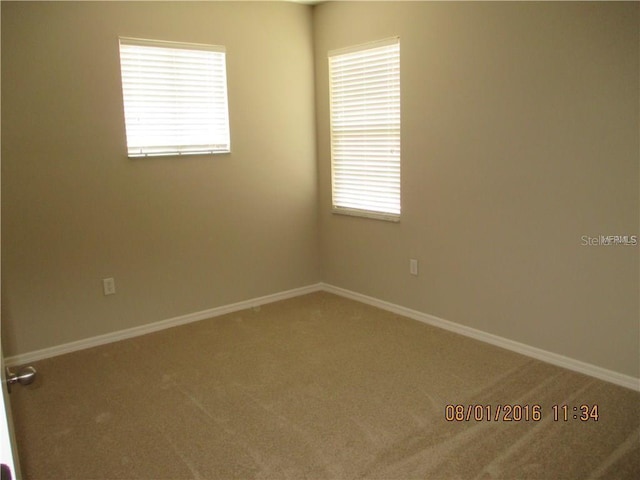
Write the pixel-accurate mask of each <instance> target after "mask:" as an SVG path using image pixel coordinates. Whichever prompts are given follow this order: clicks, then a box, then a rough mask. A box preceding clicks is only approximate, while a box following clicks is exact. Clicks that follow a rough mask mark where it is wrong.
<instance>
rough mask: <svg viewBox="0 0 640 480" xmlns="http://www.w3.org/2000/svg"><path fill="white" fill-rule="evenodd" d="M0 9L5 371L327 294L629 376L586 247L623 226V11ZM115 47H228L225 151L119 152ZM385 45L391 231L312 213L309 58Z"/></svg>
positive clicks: (479, 7)
mask: <svg viewBox="0 0 640 480" xmlns="http://www.w3.org/2000/svg"><path fill="white" fill-rule="evenodd" d="M1 8H2V208H3V215H2V270H3V271H2V278H3V282H2V288H3V295H2V300H3V301H2V309H3V312H2V313H3V317H2V319H3V342H4V343H5V353H6V354H7V355H17V354H20V353H26V352H30V351H33V350H37V349H40V348H46V347H50V346H55V345H59V344H63V343H66V342H70V341H74V340H80V339H84V338H87V337H91V336H95V335H100V334H103V333H108V332H113V331H117V330H121V329H124V328H128V327H133V326H137V325H141V324H146V323H149V322H153V321H157V320H163V319H167V318H171V317H174V316H179V315H184V314H188V313H192V312H196V311H199V310H203V309H209V308H212V307H216V306H220V305H227V304H230V303H233V302H236V301H241V300H244V299H249V298H253V297H257V296H260V295H266V294H269V293H275V292H279V291H283V290H287V289H290V288H295V287H300V286H304V285H308V284H312V283H315V282H317V281H320V280H323V281H325V282H327V283H331V284H333V285H336V286H339V287H343V288H347V289H350V290H353V291H356V292H360V293H363V294H366V295H371V296H374V297H377V298H380V299H382V300H386V301H390V302H393V303H396V304H399V305H403V306H405V307H409V308H412V309H415V310H419V311H421V312H424V313H428V314H431V315H435V316H438V317H441V318H443V319H446V320H450V321H454V322H458V323H460V324H463V325H468V326H470V327H473V328H477V329H480V330H483V331H486V332H489V333H493V334H496V335H500V336H503V337H506V338H509V339H512V340H516V341H520V342H523V343H525V344H528V345H532V346H535V347H538V348H542V349H545V350H549V351H551V352H556V353H559V354H562V355H566V356H568V357H571V358H575V359H578V360H582V361H585V362H588V363H591V364H594V365H598V366H601V367H604V368H607V369H611V370H614V371H617V372H620V373H624V374H627V375H631V376H635V377H640V366H639V364H640V362H639V358H638V352H639V351H640V327H639V316H640V311H639V310H640V306H639V295H640V294H639V291H640V285H639V278H638V276H639V275H638V274H639V269H640V268H639V255H638V252H639V248H638V247H622V246H616V247H596V246H590V247H588V246H583V245H582V237H583V236H584V235H587V236H597V235H608V234H613V235H624V234H628V235H637V234H638V233H639V220H640V212H639V206H638V204H639V188H638V185H639V180H640V179H639V168H638V167H639V161H638V152H639V150H640V141H639V132H638V124H639V118H638V106H639V103H640V101H639V100H640V99H639V93H638V92H639V88H638V87H639V84H640V82H639V68H640V67H639V58H640V55H639V48H640V47H639V45H640V41H639V40H640V39H639V33H638V32H639V31H640V28H638V27H639V10H640V6H639V5H638V4H636V3H607V4H605V3H596V2H587V3H574V2H569V3H555V2H548V3H547V2H545V3H520V2H515V3H510V2H509V3H484V2H479V3H475V2H472V3H463V2H442V3H441V2H434V3H431V2H389V3H384V2H372V3H366V2H327V3H323V4H321V5H317V6H315V7H309V6H305V5H295V4H290V3H272V2H257V3H246V2H234V3H222V2H202V3H200V2H196V3H168V2H153V3H151V2H141V3H123V2H100V3H84V2H78V3H62V2H51V3H47V2H44V3H31V2H20V3H13V2H9V3H7V2H3V3H2V5H1ZM118 35H124V36H133V37H143V38H144V37H146V38H155V39H164V40H176V41H185V42H199V43H212V44H223V45H225V46H226V48H227V52H228V75H229V96H230V98H229V102H230V116H231V135H232V149H233V153H232V154H231V155H228V156H216V157H189V158H154V159H148V160H142V159H139V160H130V159H128V158H127V157H126V153H125V152H126V143H125V132H124V123H123V113H122V101H121V91H120V77H119V75H120V73H119V59H118V50H117V37H118ZM393 35H399V36H400V38H401V50H402V95H403V100H402V102H403V103H402V108H403V114H402V121H403V125H402V127H403V137H402V142H403V147H402V148H403V149H402V162H403V163H402V168H403V184H402V187H403V192H402V193H403V201H402V205H403V213H402V220H401V222H400V223H399V224H393V223H387V222H382V221H375V220H366V219H360V218H353V217H345V216H339V215H332V214H331V213H330V157H329V132H328V125H329V122H328V111H327V105H328V89H327V63H326V54H327V51H328V50H331V49H334V48H341V47H345V46H350V45H354V44H359V43H363V42H367V41H372V40H377V39H381V38H385V37H388V36H393ZM314 54H315V64H314ZM314 69H315V103H314ZM314 111H315V114H314ZM314 115H315V117H314ZM316 142H317V143H316ZM316 159H317V163H316ZM318 202H319V203H318ZM409 258H417V259H419V261H420V275H419V276H418V277H413V276H410V275H409V273H408V270H409V269H408V261H409ZM110 276H113V277H115V279H116V286H117V294H116V295H114V296H109V297H105V296H103V294H102V285H101V279H102V278H104V277H110Z"/></svg>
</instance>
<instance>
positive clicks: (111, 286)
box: [102, 277, 116, 295]
mask: <svg viewBox="0 0 640 480" xmlns="http://www.w3.org/2000/svg"><path fill="white" fill-rule="evenodd" d="M102 289H103V290H104V294H105V295H113V294H114V293H116V281H115V280H114V279H113V277H110V278H103V279H102Z"/></svg>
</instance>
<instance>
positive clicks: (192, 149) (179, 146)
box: [118, 36, 231, 158]
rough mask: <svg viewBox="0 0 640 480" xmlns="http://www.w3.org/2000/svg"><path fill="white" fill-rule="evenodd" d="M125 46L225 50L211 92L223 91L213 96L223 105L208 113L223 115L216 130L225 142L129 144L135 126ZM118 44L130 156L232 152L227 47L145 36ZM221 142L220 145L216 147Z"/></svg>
mask: <svg viewBox="0 0 640 480" xmlns="http://www.w3.org/2000/svg"><path fill="white" fill-rule="evenodd" d="M123 46H125V47H126V46H134V47H158V48H166V49H173V50H189V51H204V52H214V53H219V54H222V59H221V61H220V60H218V62H219V63H221V66H220V67H221V68H220V69H219V70H216V73H219V74H220V76H221V77H222V80H221V81H219V82H216V83H215V84H214V85H213V86H212V92H211V94H212V95H213V94H215V93H220V92H221V93H222V94H221V95H217V96H216V97H215V98H214V101H215V102H216V103H219V104H220V105H222V106H221V107H212V109H211V111H209V113H214V114H219V115H221V118H222V119H223V127H222V128H221V129H219V130H217V133H218V134H221V135H222V137H221V139H222V142H221V143H216V142H207V143H204V144H199V143H196V142H192V143H187V142H185V143H178V142H176V145H157V144H156V145H152V144H149V145H142V146H130V144H129V139H130V129H131V128H132V125H131V124H127V100H126V97H127V94H126V87H125V80H124V75H125V69H124V68H123V56H122V47H123ZM118 47H119V60H120V79H121V88H122V105H123V113H124V123H125V136H126V148H127V156H128V157H129V158H140V157H157V156H185V155H224V154H229V153H231V131H230V130H231V126H230V123H231V122H230V117H229V91H228V75H227V59H226V48H225V47H224V46H221V45H208V44H201V43H186V42H173V41H166V40H151V39H143V38H133V37H126V36H119V37H118ZM218 145H220V148H216V147H218Z"/></svg>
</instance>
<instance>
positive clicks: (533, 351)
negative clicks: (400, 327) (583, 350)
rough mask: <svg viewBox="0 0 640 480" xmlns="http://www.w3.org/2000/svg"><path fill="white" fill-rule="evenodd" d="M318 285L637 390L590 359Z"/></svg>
mask: <svg viewBox="0 0 640 480" xmlns="http://www.w3.org/2000/svg"><path fill="white" fill-rule="evenodd" d="M321 285H322V290H324V291H325V292H329V293H334V294H336V295H340V296H343V297H346V298H350V299H352V300H356V301H358V302H362V303H366V304H368V305H371V306H374V307H378V308H381V309H383V310H387V311H389V312H393V313H397V314H398V315H402V316H404V317H408V318H412V319H414V320H418V321H419V322H423V323H426V324H428V325H432V326H434V327H438V328H442V329H444V330H449V331H451V332H454V333H459V334H460V335H464V336H466V337H471V338H474V339H476V340H480V341H481V342H485V343H489V344H491V345H495V346H497V347H501V348H504V349H507V350H511V351H513V352H516V353H520V354H522V355H526V356H527V357H532V358H535V359H537V360H541V361H543V362H546V363H550V364H552V365H556V366H559V367H562V368H566V369H568V370H573V371H574V372H578V373H583V374H585V375H589V376H591V377H595V378H598V379H600V380H604V381H606V382H610V383H614V384H616V385H620V386H622V387H626V388H629V389H631V390H636V391H640V378H635V377H631V376H629V375H624V374H622V373H619V372H615V371H613V370H607V369H606V368H602V367H598V366H596V365H592V364H590V363H585V362H581V361H580V360H575V359H573V358H569V357H565V356H564V355H559V354H557V353H553V352H549V351H547V350H542V349H540V348H536V347H532V346H530V345H526V344H524V343H520V342H516V341H513V340H509V339H507V338H504V337H499V336H497V335H493V334H491V333H487V332H483V331H482V330H476V329H475V328H471V327H466V326H464V325H460V324H459V323H454V322H450V321H448V320H444V319H442V318H438V317H435V316H433V315H429V314H427V313H422V312H419V311H417V310H412V309H410V308H406V307H402V306H400V305H396V304H393V303H389V302H385V301H383V300H378V299H377V298H374V297H369V296H367V295H363V294H361V293H356V292H352V291H350V290H345V289H344V288H340V287H335V286H333V285H329V284H326V283H323V284H321Z"/></svg>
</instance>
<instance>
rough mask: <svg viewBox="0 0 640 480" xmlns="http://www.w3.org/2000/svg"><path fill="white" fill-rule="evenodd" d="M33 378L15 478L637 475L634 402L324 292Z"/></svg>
mask: <svg viewBox="0 0 640 480" xmlns="http://www.w3.org/2000/svg"><path fill="white" fill-rule="evenodd" d="M514 321H517V319H514ZM35 366H36V367H37V368H38V370H39V373H40V376H41V378H40V380H39V385H37V386H36V388H34V389H24V388H23V389H16V391H15V392H14V394H12V401H13V410H14V419H15V423H16V429H17V436H18V442H19V443H18V446H19V447H20V450H21V462H22V468H23V475H24V477H25V478H41V479H46V478H52V479H74V478H77V479H91V478H108V479H130V478H131V479H133V478H145V479H183V478H185V479H186V478H194V479H227V478H241V479H253V478H257V479H302V478H309V479H334V478H335V479H339V478H376V479H410V478H421V479H475V478H477V479H498V478H499V479H545V480H547V479H591V478H611V479H638V478H640V394H639V393H637V392H633V391H631V390H627V389H624V388H621V387H617V386H615V385H612V384H608V383H605V382H602V381H599V380H595V379H593V378H590V377H586V376H583V375H580V374H576V373H572V372H570V371H567V370H563V369H561V368H558V367H554V366H551V365H547V364H545V363H542V362H538V361H535V360H531V359H529V358H527V357H523V356H520V355H518V354H515V353H511V352H508V351H505V350H502V349H499V348H496V347H493V346H490V345H486V344H483V343H480V342H477V341H474V340H471V339H468V338H465V337H461V336H458V335H455V334H452V333H449V332H446V331H442V330H439V329H436V328H432V327H429V326H426V325H423V324H421V323H419V322H416V321H413V320H409V319H406V318H403V317H400V316H397V315H394V314H391V313H388V312H385V311H382V310H378V309H376V308H372V307H369V306H366V305H362V304H360V303H357V302H354V301H351V300H347V299H344V298H340V297H337V296H334V295H331V294H327V293H316V294H311V295H306V296H303V297H298V298H295V299H291V300H286V301H283V302H278V303H274V304H271V305H267V306H263V307H261V308H260V309H253V310H245V311H242V312H238V313H234V314H229V315H225V316H223V317H218V318H214V319H211V320H205V321H202V322H198V323H194V324H190V325H186V326H182V327H178V328H174V329H170V330H165V331H163V332H159V333H155V334H151V335H147V336H144V337H138V338H135V339H131V340H126V341H122V342H119V343H116V344H111V345H107V346H102V347H97V348H93V349H90V350H85V351H81V352H76V353H72V354H68V355H64V356H60V357H57V358H52V359H48V360H46V361H42V362H39V363H37V364H36V365H35ZM447 404H460V405H465V406H466V405H469V404H472V405H476V404H479V405H489V409H490V414H491V415H492V416H493V415H494V414H495V411H496V409H497V405H512V404H517V405H521V406H523V409H522V411H521V413H522V416H525V415H526V413H525V408H527V406H529V407H528V408H529V414H528V415H529V417H532V416H533V411H534V410H533V405H540V407H541V412H540V420H539V421H533V420H529V421H524V420H522V421H519V422H516V421H512V422H507V421H502V420H501V421H497V422H496V421H493V419H492V421H485V420H483V421H474V420H471V421H452V422H448V421H446V419H445V413H446V410H447V409H446V405H447ZM554 404H558V405H562V404H567V405H569V406H570V409H569V411H568V414H569V417H570V420H569V421H566V422H565V421H562V420H561V421H554V419H553V411H552V405H554ZM581 404H589V405H598V414H599V417H598V421H597V422H596V421H594V420H593V419H591V420H589V421H586V422H582V421H580V420H574V419H573V414H574V412H573V410H572V408H571V407H573V406H579V405H581ZM485 409H486V407H485ZM449 413H451V412H449ZM472 413H473V415H475V414H478V415H479V413H480V412H476V411H473V412H472ZM514 413H516V414H517V411H516V412H514ZM560 414H562V410H560ZM464 415H465V416H466V409H465V413H464ZM473 415H472V416H473ZM484 415H486V414H485V413H483V416H484ZM500 417H502V414H500Z"/></svg>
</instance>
